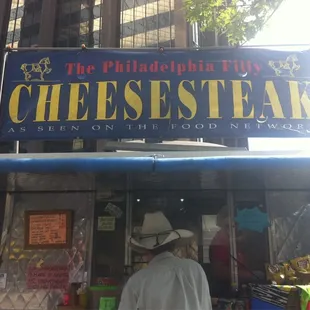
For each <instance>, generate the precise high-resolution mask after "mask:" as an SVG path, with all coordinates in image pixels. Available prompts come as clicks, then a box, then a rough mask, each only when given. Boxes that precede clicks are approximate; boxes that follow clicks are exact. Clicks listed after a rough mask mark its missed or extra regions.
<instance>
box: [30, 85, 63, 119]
mask: <svg viewBox="0 0 310 310" xmlns="http://www.w3.org/2000/svg"><path fill="white" fill-rule="evenodd" d="M62 85H63V84H55V85H38V87H39V99H38V105H37V110H36V117H35V120H34V122H44V121H45V114H46V105H47V104H49V116H48V121H49V122H58V121H60V119H59V115H58V111H59V101H60V90H61V87H62ZM50 87H52V92H51V99H50V100H47V95H48V91H49V88H50Z"/></svg>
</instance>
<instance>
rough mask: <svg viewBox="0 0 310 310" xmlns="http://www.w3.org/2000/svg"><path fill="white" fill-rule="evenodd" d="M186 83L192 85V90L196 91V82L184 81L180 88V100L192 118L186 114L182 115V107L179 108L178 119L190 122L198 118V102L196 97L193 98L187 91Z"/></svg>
mask: <svg viewBox="0 0 310 310" xmlns="http://www.w3.org/2000/svg"><path fill="white" fill-rule="evenodd" d="M184 83H188V84H190V85H191V87H192V89H193V90H194V91H195V82H194V81H188V80H184V81H181V83H180V84H179V87H178V95H179V99H180V101H181V102H182V103H183V104H184V105H185V106H186V107H187V108H188V110H189V111H190V116H189V117H186V116H184V114H183V113H182V110H181V109H180V107H178V118H179V119H182V118H184V119H188V120H190V119H193V118H194V117H195V116H196V113H197V101H196V99H195V97H194V96H193V94H192V93H190V92H189V91H188V90H187V89H185V87H184Z"/></svg>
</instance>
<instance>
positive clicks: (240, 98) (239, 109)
mask: <svg viewBox="0 0 310 310" xmlns="http://www.w3.org/2000/svg"><path fill="white" fill-rule="evenodd" d="M231 82H232V93H233V105H234V116H233V118H254V105H252V109H251V112H250V113H249V115H248V116H245V115H244V106H243V103H246V104H249V93H248V92H245V94H244V93H243V87H242V86H243V85H244V84H246V85H248V86H249V89H250V91H252V82H251V81H231Z"/></svg>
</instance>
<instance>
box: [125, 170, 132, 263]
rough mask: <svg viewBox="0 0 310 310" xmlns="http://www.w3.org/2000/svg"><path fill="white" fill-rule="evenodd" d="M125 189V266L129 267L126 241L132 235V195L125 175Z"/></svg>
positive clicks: (129, 249) (129, 258)
mask: <svg viewBox="0 0 310 310" xmlns="http://www.w3.org/2000/svg"><path fill="white" fill-rule="evenodd" d="M126 188H127V189H126V228H125V266H131V248H130V247H129V245H128V239H129V237H130V236H131V233H132V193H131V176H130V175H129V174H128V175H127V186H126Z"/></svg>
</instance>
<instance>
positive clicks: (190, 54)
mask: <svg viewBox="0 0 310 310" xmlns="http://www.w3.org/2000/svg"><path fill="white" fill-rule="evenodd" d="M309 84H310V51H304V52H280V51H271V50H265V49H252V48H240V49H216V50H208V51H205V50H177V49H175V50H173V49H171V50H160V49H159V50H139V49H137V50H134V49H133V50H122V49H118V50H98V49H92V50H75V51H73V50H68V51H27V52H24V51H17V52H14V51H12V52H10V53H9V55H8V58H7V61H6V66H5V76H4V85H3V91H2V98H1V127H0V140H2V141H4V140H33V139H41V140H44V139H73V138H77V137H78V138H93V139H100V138H108V139H109V138H110V139H114V138H159V139H167V138H200V137H304V136H310V121H309V119H310V90H309V88H310V86H309Z"/></svg>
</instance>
